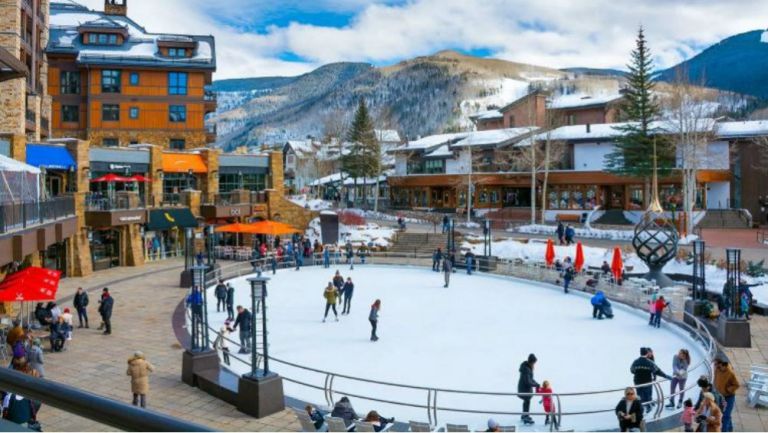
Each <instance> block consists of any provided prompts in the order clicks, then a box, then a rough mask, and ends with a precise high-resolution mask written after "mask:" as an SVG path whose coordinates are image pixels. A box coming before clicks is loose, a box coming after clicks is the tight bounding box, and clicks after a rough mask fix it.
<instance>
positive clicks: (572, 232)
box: [555, 221, 576, 245]
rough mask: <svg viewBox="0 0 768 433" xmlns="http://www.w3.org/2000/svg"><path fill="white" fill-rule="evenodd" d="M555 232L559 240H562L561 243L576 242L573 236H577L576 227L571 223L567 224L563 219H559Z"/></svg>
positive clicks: (569, 243)
mask: <svg viewBox="0 0 768 433" xmlns="http://www.w3.org/2000/svg"><path fill="white" fill-rule="evenodd" d="M555 234H557V240H558V241H559V242H560V245H571V244H573V242H574V240H573V238H574V237H575V236H576V229H574V228H573V226H572V225H570V224H568V225H567V226H566V225H565V224H563V222H562V221H558V222H557V228H556V229H555Z"/></svg>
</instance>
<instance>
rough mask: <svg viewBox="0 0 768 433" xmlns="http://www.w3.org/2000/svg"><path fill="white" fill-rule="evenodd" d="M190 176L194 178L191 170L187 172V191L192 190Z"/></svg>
mask: <svg viewBox="0 0 768 433" xmlns="http://www.w3.org/2000/svg"><path fill="white" fill-rule="evenodd" d="M192 176H194V174H193V172H192V169H191V168H190V169H189V170H188V171H187V189H192Z"/></svg>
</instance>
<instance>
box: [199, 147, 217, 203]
mask: <svg viewBox="0 0 768 433" xmlns="http://www.w3.org/2000/svg"><path fill="white" fill-rule="evenodd" d="M200 155H201V156H202V157H203V161H205V165H206V167H208V173H207V174H206V175H205V181H204V182H203V183H202V185H201V188H200V189H201V191H202V197H201V200H202V201H203V203H213V201H214V198H215V196H216V193H218V192H219V155H221V149H202V150H201V151H200Z"/></svg>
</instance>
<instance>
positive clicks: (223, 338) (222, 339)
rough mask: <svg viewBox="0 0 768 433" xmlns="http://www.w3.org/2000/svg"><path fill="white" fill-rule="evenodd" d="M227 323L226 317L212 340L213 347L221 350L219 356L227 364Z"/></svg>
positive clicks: (228, 331)
mask: <svg viewBox="0 0 768 433" xmlns="http://www.w3.org/2000/svg"><path fill="white" fill-rule="evenodd" d="M229 323H230V322H229V319H227V320H226V321H225V322H224V325H223V326H222V327H221V328H219V335H218V336H217V337H216V339H215V340H214V341H213V348H214V349H216V350H221V357H222V358H223V359H224V364H226V365H229V341H227V338H229V333H230V332H231V329H230V328H229Z"/></svg>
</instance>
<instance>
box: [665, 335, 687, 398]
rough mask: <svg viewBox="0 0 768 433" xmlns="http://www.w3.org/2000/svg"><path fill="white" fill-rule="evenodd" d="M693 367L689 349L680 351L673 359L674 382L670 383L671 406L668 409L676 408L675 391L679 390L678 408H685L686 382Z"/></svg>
mask: <svg viewBox="0 0 768 433" xmlns="http://www.w3.org/2000/svg"><path fill="white" fill-rule="evenodd" d="M690 365H691V355H690V353H689V352H688V350H687V349H680V351H679V352H677V354H676V355H675V356H674V357H672V382H670V389H669V395H670V397H669V404H668V405H667V407H668V408H670V409H672V408H674V407H675V396H674V394H675V389H676V388H679V392H680V394H679V397H678V400H677V408H678V409H680V408H681V407H683V400H684V399H685V382H686V381H687V380H688V367H690Z"/></svg>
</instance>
